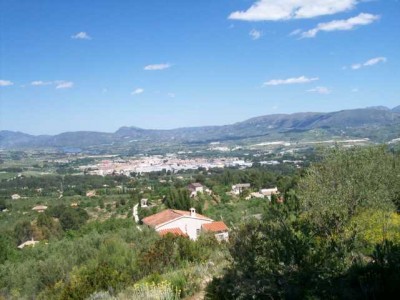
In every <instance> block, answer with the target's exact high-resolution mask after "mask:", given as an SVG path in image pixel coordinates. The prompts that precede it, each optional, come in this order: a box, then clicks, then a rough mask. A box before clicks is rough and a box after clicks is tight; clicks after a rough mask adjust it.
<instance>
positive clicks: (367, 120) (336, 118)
mask: <svg viewBox="0 0 400 300" xmlns="http://www.w3.org/2000/svg"><path fill="white" fill-rule="evenodd" d="M398 126H400V106H398V107H396V108H394V109H393V110H389V109H382V107H371V108H364V109H353V110H342V111H337V112H330V113H314V112H306V113H294V114H275V115H266V116H260V117H255V118H251V119H248V120H245V121H242V122H238V123H234V124H231V125H224V126H204V127H188V128H177V129H170V130H149V129H142V128H138V127H121V128H120V129H118V130H117V131H116V132H115V133H102V132H91V131H78V132H66V133H61V134H58V135H54V136H46V135H41V136H33V135H29V134H25V133H21V132H12V131H0V147H2V148H30V147H33V148H35V147H38V148H41V147H46V148H47V147H50V148H51V147H81V148H87V147H93V146H108V147H114V146H121V145H127V144H129V143H131V142H138V141H139V142H142V143H151V142H153V143H154V142H168V143H171V144H178V143H208V142H211V141H224V140H243V139H247V138H254V137H259V138H261V137H266V136H273V138H280V139H285V138H287V137H288V134H290V138H291V139H295V140H296V139H302V138H303V134H304V133H306V132H308V131H311V130H315V129H319V130H322V131H324V135H325V136H328V137H329V136H337V135H338V134H340V135H345V136H348V137H365V138H370V139H372V140H376V141H385V140H386V139H393V138H397V137H398V136H397V132H398V131H397V129H396V128H398ZM383 132H384V134H383ZM300 133H301V134H300Z"/></svg>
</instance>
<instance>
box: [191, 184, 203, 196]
mask: <svg viewBox="0 0 400 300" xmlns="http://www.w3.org/2000/svg"><path fill="white" fill-rule="evenodd" d="M188 189H189V191H190V197H191V198H193V197H195V196H197V193H200V194H203V193H204V187H203V185H202V184H201V183H198V182H195V183H191V184H189V185H188Z"/></svg>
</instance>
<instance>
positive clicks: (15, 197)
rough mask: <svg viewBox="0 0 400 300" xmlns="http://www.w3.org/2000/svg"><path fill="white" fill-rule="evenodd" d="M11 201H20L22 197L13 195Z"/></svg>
mask: <svg viewBox="0 0 400 300" xmlns="http://www.w3.org/2000/svg"><path fill="white" fill-rule="evenodd" d="M11 199H13V200H18V199H21V196H20V195H18V194H13V195H11Z"/></svg>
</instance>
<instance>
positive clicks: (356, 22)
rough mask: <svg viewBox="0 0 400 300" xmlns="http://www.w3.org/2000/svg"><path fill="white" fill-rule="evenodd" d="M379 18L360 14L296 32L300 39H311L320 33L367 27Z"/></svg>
mask: <svg viewBox="0 0 400 300" xmlns="http://www.w3.org/2000/svg"><path fill="white" fill-rule="evenodd" d="M379 18H380V17H379V16H378V15H372V14H366V13H361V14H359V15H358V16H356V17H353V18H349V19H346V20H334V21H331V22H327V23H319V24H318V25H317V27H315V28H313V29H310V30H308V31H304V32H297V33H298V34H300V37H302V38H313V37H315V36H316V35H317V34H318V33H319V32H320V31H325V32H330V31H338V30H341V31H343V30H352V29H354V28H356V27H359V26H365V25H369V24H371V23H373V22H375V21H377V20H378V19H379Z"/></svg>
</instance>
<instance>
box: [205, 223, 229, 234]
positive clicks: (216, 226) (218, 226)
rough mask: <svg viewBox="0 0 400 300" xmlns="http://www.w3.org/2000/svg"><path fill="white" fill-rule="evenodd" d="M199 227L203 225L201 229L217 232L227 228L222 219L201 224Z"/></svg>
mask: <svg viewBox="0 0 400 300" xmlns="http://www.w3.org/2000/svg"><path fill="white" fill-rule="evenodd" d="M201 227H203V229H204V230H205V231H213V232H219V231H226V230H228V227H227V226H226V225H225V223H224V222H222V221H218V222H212V223H208V224H203V225H201Z"/></svg>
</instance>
